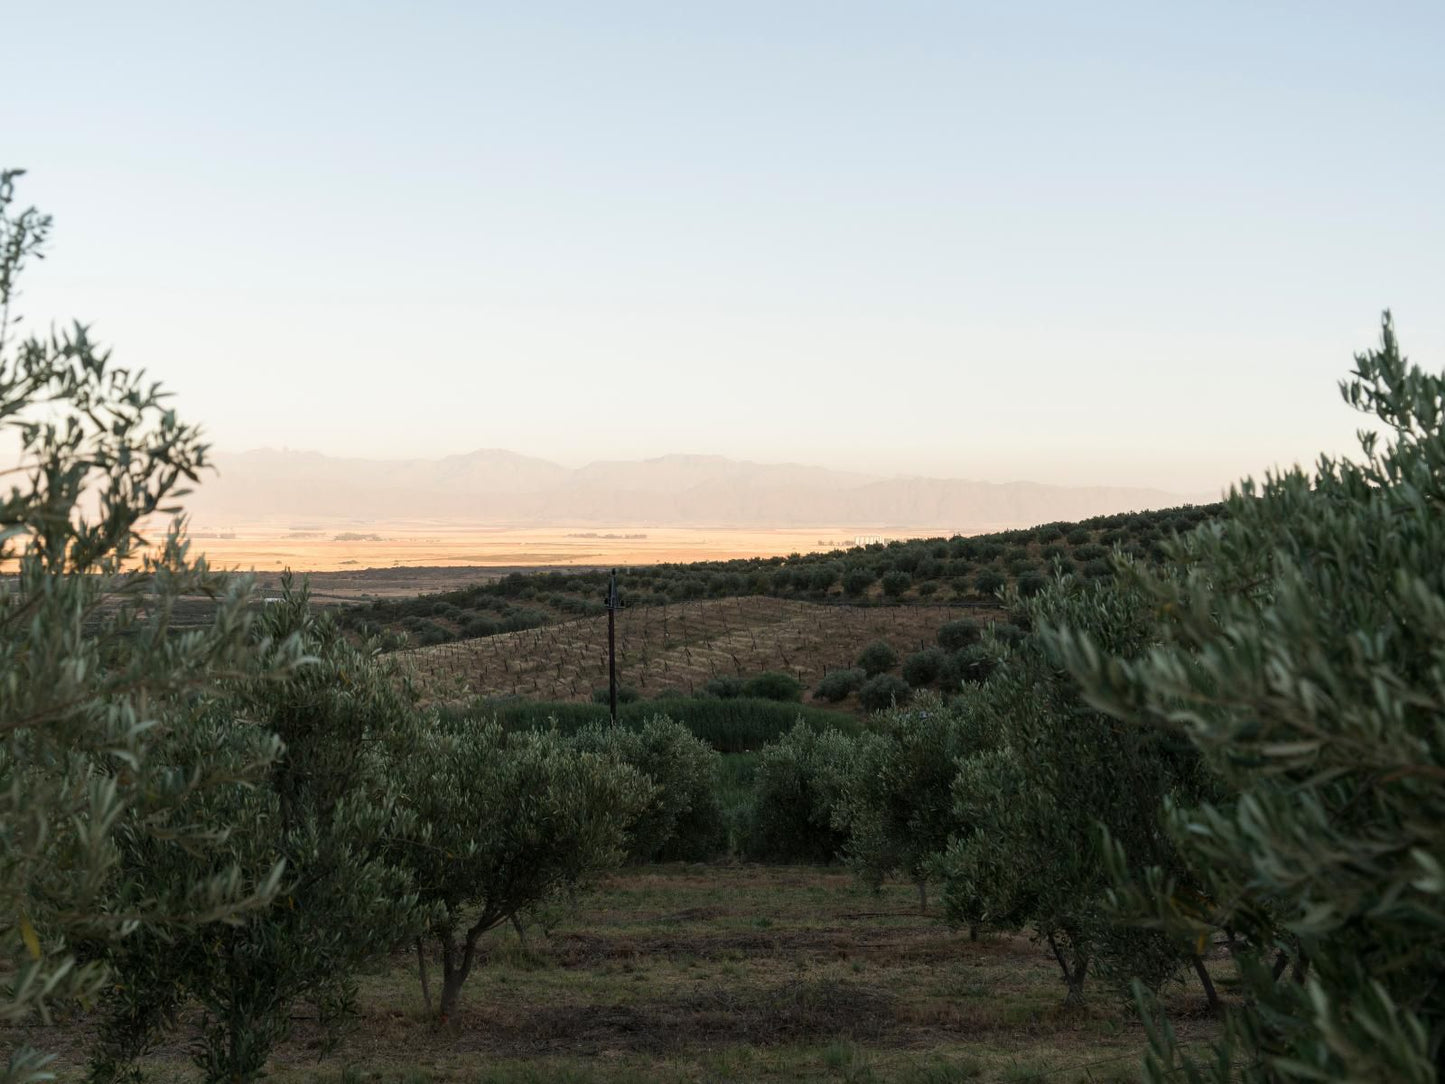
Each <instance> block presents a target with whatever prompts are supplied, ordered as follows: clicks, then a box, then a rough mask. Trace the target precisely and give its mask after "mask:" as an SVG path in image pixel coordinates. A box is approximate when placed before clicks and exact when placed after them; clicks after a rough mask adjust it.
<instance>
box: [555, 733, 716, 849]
mask: <svg viewBox="0 0 1445 1084" xmlns="http://www.w3.org/2000/svg"><path fill="white" fill-rule="evenodd" d="M573 745H574V746H575V747H576V748H578V749H580V750H583V751H586V752H593V753H603V754H606V755H608V756H612V757H615V758H617V759H618V760H620V761H622V762H623V763H624V764H627V765H630V766H631V767H633V768H635V769H636V770H637V771H639V772H640V773H642V775H643V776H644V777H645V778H646V779H647V780H648V782H650V783H651V784H652V786H653V795H652V798H651V800H650V801H649V802H648V804H647V806H646V807H645V808H644V809H643V810H642V812H641V813H640V814H639V815H638V817H637V819H636V820H635V821H634V822H633V823H632V826H631V828H629V830H628V835H629V837H630V843H629V846H628V850H627V855H628V858H630V859H631V860H632V861H634V862H656V861H678V860H681V861H702V860H704V859H707V858H711V857H712V856H713V855H715V854H717V853H718V851H719V850H721V849H722V848H723V847H724V846H725V845H726V843H727V835H726V830H725V828H724V825H723V819H722V807H721V806H720V805H719V803H718V772H719V768H720V765H721V763H722V758H721V756H719V754H718V752H717V750H715V749H713V748H712V746H710V745H708V744H707V743H706V742H704V741H702V740H701V739H699V738H696V737H694V736H693V734H692V732H691V731H690V730H688V728H687V727H685V726H683V725H682V724H681V723H675V722H673V721H672V720H671V719H669V718H668V717H667V716H665V715H655V716H653V717H652V718H651V719H649V720H648V721H647V722H646V723H644V724H643V725H642V726H641V727H640V728H636V729H634V728H632V727H621V726H610V725H608V724H603V723H593V724H591V725H589V726H586V727H584V728H583V729H581V730H579V731H578V732H577V734H576V735H575V737H574V738H573Z"/></svg>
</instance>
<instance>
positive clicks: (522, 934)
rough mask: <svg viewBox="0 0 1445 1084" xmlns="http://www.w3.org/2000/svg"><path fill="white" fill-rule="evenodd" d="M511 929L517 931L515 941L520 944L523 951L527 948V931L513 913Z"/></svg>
mask: <svg viewBox="0 0 1445 1084" xmlns="http://www.w3.org/2000/svg"><path fill="white" fill-rule="evenodd" d="M512 929H514V930H516V931H517V940H518V941H520V942H522V948H524V949H525V948H526V947H527V930H526V928H525V927H524V926H523V925H522V920H521V919H520V918H518V917H517V915H516V913H515V912H514V913H513V914H512Z"/></svg>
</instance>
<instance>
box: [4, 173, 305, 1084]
mask: <svg viewBox="0 0 1445 1084" xmlns="http://www.w3.org/2000/svg"><path fill="white" fill-rule="evenodd" d="M19 176H20V173H19V172H18V171H7V172H3V173H0V430H3V433H4V439H5V441H6V442H7V443H8V444H9V445H10V446H12V447H14V448H15V449H16V450H17V453H18V454H17V458H16V460H15V463H14V465H13V466H12V467H11V468H10V470H9V471H8V473H9V474H10V477H11V482H10V486H9V489H8V492H5V493H3V494H0V564H3V565H4V566H6V567H7V568H9V569H11V570H13V571H12V576H11V578H10V579H9V580H8V582H7V583H6V584H5V585H4V587H3V589H0V674H3V675H4V680H3V681H0V1023H5V1024H16V1023H19V1022H21V1021H23V1020H25V1019H26V1018H29V1017H32V1016H36V1015H38V1016H40V1017H41V1018H45V1017H46V1016H47V1015H48V1013H49V1011H50V1009H51V1007H52V1006H53V1005H55V1004H57V1003H59V1002H64V1001H68V1000H74V999H77V998H85V999H93V998H95V997H96V996H97V995H98V994H99V992H100V990H101V988H102V986H103V985H105V984H106V982H107V981H108V979H107V976H108V969H107V966H106V960H105V957H104V954H103V952H100V951H97V948H96V947H97V946H104V945H109V944H113V943H115V942H118V941H123V940H124V939H126V938H127V937H134V936H137V935H138V934H141V933H142V932H144V931H158V930H178V929H181V928H184V927H188V926H190V927H194V926H203V925H205V926H209V925H210V924H214V923H219V922H223V921H226V920H235V919H237V918H238V917H239V916H241V915H243V914H245V913H247V912H250V911H254V910H255V909H257V908H260V907H262V906H264V905H265V904H266V903H267V902H268V901H269V900H270V899H271V898H272V896H273V895H274V894H275V892H276V890H277V886H278V884H279V880H280V873H281V871H280V868H279V865H278V864H275V863H273V864H272V865H271V866H269V867H267V868H266V869H264V870H257V871H255V875H254V876H253V877H246V876H243V875H241V874H240V872H239V871H238V870H237V869H235V868H234V867H233V866H231V865H229V864H227V863H225V862H217V863H216V864H215V865H214V866H213V867H212V868H211V869H210V870H209V871H208V872H207V873H206V874H205V875H203V876H197V877H195V878H192V879H186V880H181V881H176V882H172V883H166V884H157V885H154V886H152V887H151V890H149V891H147V892H145V893H140V892H136V891H133V890H131V886H129V885H127V884H126V883H125V882H124V880H123V878H121V876H120V871H121V854H120V847H119V845H118V841H119V840H120V839H121V838H122V837H123V836H130V837H134V838H137V839H145V840H149V841H152V842H154V843H155V844H156V845H164V846H174V847H187V848H190V849H192V850H193V851H195V852H197V853H215V852H216V851H217V849H218V848H219V847H221V846H222V845H223V844H224V842H225V840H226V839H227V838H228V835H229V833H230V831H231V828H232V826H233V824H234V822H233V821H232V820H230V819H229V818H228V817H226V816H219V817H214V818H212V817H209V816H202V817H199V818H198V817H193V816H190V815H182V814H181V813H180V812H178V811H180V810H182V809H184V808H199V809H200V810H202V811H203V812H205V811H208V810H209V809H210V808H211V807H209V806H207V805H206V804H205V803H204V802H201V797H202V796H204V795H205V794H207V792H210V791H213V790H216V789H219V788H230V787H233V786H234V785H235V784H236V782H237V781H247V780H255V779H258V778H260V777H262V776H263V775H264V773H265V771H266V770H268V768H269V767H270V765H271V764H272V763H273V762H274V760H275V758H276V756H277V754H278V752H279V743H278V742H277V741H276V740H275V739H274V738H271V737H269V736H267V735H265V734H257V735H254V736H253V740H251V741H248V742H246V743H244V744H243V745H240V746H237V747H234V748H231V749H228V750H225V751H212V750H210V749H208V748H206V747H205V746H204V745H201V744H196V743H193V744H192V746H191V748H190V750H189V755H188V756H187V758H186V759H185V761H184V764H183V765H179V764H176V763H172V762H170V761H169V760H168V759H167V758H165V757H164V756H158V754H157V750H158V749H159V748H160V747H161V746H162V745H163V744H164V743H166V742H167V741H168V740H170V737H171V735H172V732H173V727H174V725H175V723H176V720H177V718H178V717H179V716H178V713H177V711H176V710H175V709H176V705H177V704H178V703H179V702H180V701H182V700H184V699H185V698H186V697H187V696H188V695H190V694H191V693H193V692H195V691H196V690H200V689H204V688H207V687H209V686H210V685H212V684H213V683H214V682H216V681H217V680H218V678H220V677H223V676H225V675H229V674H252V675H254V674H256V673H258V672H259V673H280V672H283V671H284V670H285V669H286V668H287V667H288V666H289V665H290V664H291V663H292V662H294V661H295V658H296V651H295V648H294V645H289V644H283V645H280V646H278V645H276V644H275V643H274V642H268V641H266V640H265V639H261V638H257V637H255V636H253V635H252V634H251V629H250V610H249V606H248V603H249V585H248V583H247V582H246V581H244V580H241V579H237V578H233V577H226V576H221V575H217V574H216V573H214V572H213V571H212V570H211V569H210V568H209V567H208V565H207V564H206V562H205V561H204V559H201V558H198V557H196V556H194V555H192V554H191V552H190V549H189V546H188V544H187V541H186V539H185V535H184V532H183V528H182V524H181V523H180V522H178V521H172V522H171V523H170V526H169V527H166V526H165V523H164V521H166V520H169V519H170V517H171V516H172V515H173V514H174V513H175V512H176V510H177V506H176V501H177V500H179V498H181V497H182V496H184V495H185V493H186V486H187V484H188V483H191V482H194V481H195V480H196V479H197V476H198V475H199V473H200V472H201V471H202V470H204V469H205V468H206V466H207V458H206V456H207V446H206V444H205V443H204V441H203V440H202V439H201V434H200V432H199V430H198V429H196V428H195V427H194V426H192V425H188V424H185V423H183V422H181V421H180V420H179V419H178V418H177V416H176V414H175V413H174V412H173V411H172V410H171V409H170V408H169V406H168V405H167V402H166V394H165V393H164V392H163V391H162V390H161V388H160V387H159V386H158V385H157V384H155V383H154V382H152V381H150V380H149V379H148V378H147V377H146V376H145V374H144V372H142V371H139V370H134V369H129V368H123V367H120V366H117V365H115V364H113V363H112V362H111V359H110V354H109V352H108V351H106V350H104V349H102V348H101V347H100V346H99V345H97V344H96V343H95V342H94V341H93V340H92V338H91V336H90V332H89V330H88V329H87V328H86V327H84V326H83V325H80V324H75V325H73V326H72V327H70V328H68V329H66V330H54V331H51V332H50V333H48V334H46V335H31V336H25V337H19V336H18V334H17V331H16V328H17V323H18V318H17V317H16V316H15V314H14V312H13V310H12V303H13V302H14V300H15V298H16V297H17V292H16V283H17V280H18V277H19V273H20V272H21V270H22V269H23V267H24V266H25V264H26V262H27V260H28V259H30V258H32V257H35V256H37V255H39V254H40V251H41V249H42V246H43V244H44V242H45V240H46V237H47V234H48V231H49V228H50V219H49V218H48V217H47V216H44V215H41V214H40V213H39V212H37V211H35V210H34V209H33V208H31V209H27V210H20V211H16V210H14V209H13V204H14V187H15V182H16V179H17V178H18V177H19ZM158 520H159V521H162V522H161V524H160V529H161V530H162V532H163V534H162V536H161V537H159V538H157V537H155V536H153V535H151V534H150V533H148V532H149V530H150V528H151V526H152V525H154V524H155V523H156V522H157V521H158ZM182 596H202V597H205V598H208V599H210V600H212V601H213V603H214V614H213V616H212V617H211V618H210V619H209V620H208V621H207V622H206V623H204V624H203V625H201V626H199V627H196V628H192V629H187V630H184V631H182V630H180V629H178V628H177V627H176V608H177V602H178V600H179V599H181V598H182ZM197 803H199V804H197ZM82 947H84V948H83V949H82ZM48 1061H49V1059H48V1057H47V1056H45V1055H44V1054H42V1053H39V1052H37V1051H35V1050H33V1049H30V1048H28V1047H26V1046H24V1045H21V1046H20V1047H19V1048H18V1049H16V1050H14V1051H13V1052H12V1054H11V1055H10V1057H9V1059H8V1063H7V1064H6V1065H5V1066H3V1067H0V1080H5V1081H6V1082H7V1084H14V1082H17V1081H27V1080H38V1079H46V1078H47V1077H48V1076H49V1073H48V1070H47V1069H46V1068H45V1066H46V1064H47V1063H48Z"/></svg>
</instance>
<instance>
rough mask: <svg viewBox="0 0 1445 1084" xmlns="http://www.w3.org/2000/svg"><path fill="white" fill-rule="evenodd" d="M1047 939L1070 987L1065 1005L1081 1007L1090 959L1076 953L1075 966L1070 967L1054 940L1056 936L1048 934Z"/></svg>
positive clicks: (1065, 982)
mask: <svg viewBox="0 0 1445 1084" xmlns="http://www.w3.org/2000/svg"><path fill="white" fill-rule="evenodd" d="M1045 939H1046V940H1047V941H1048V943H1049V948H1051V949H1053V950H1054V959H1055V960H1057V961H1058V962H1059V970H1060V971H1062V972H1063V973H1064V985H1065V986H1067V987H1068V991H1069V992H1068V993H1067V994H1065V995H1064V1004H1065V1005H1069V1006H1074V1005H1081V1004H1083V1001H1084V979H1085V977H1086V976H1087V975H1088V973H1089V958H1088V957H1087V956H1084V955H1080V954H1078V953H1075V955H1074V966H1073V967H1070V966H1069V962H1068V960H1066V959H1064V952H1063V950H1062V949H1061V948H1059V943H1058V942H1057V941H1056V940H1054V935H1053V934H1052V933H1048V934H1046V935H1045Z"/></svg>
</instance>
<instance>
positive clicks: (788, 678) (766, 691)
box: [743, 670, 803, 703]
mask: <svg viewBox="0 0 1445 1084" xmlns="http://www.w3.org/2000/svg"><path fill="white" fill-rule="evenodd" d="M743 695H744V696H751V697H756V698H757V699H759V700H779V701H782V702H784V703H796V702H797V701H800V700H802V699H803V683H802V682H801V681H799V680H798V679H797V678H795V677H794V676H793V675H792V674H785V673H782V672H781V671H778V670H769V671H766V672H765V673H762V674H759V675H757V676H756V677H752V678H749V679H748V680H747V681H746V682H744V684H743Z"/></svg>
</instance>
